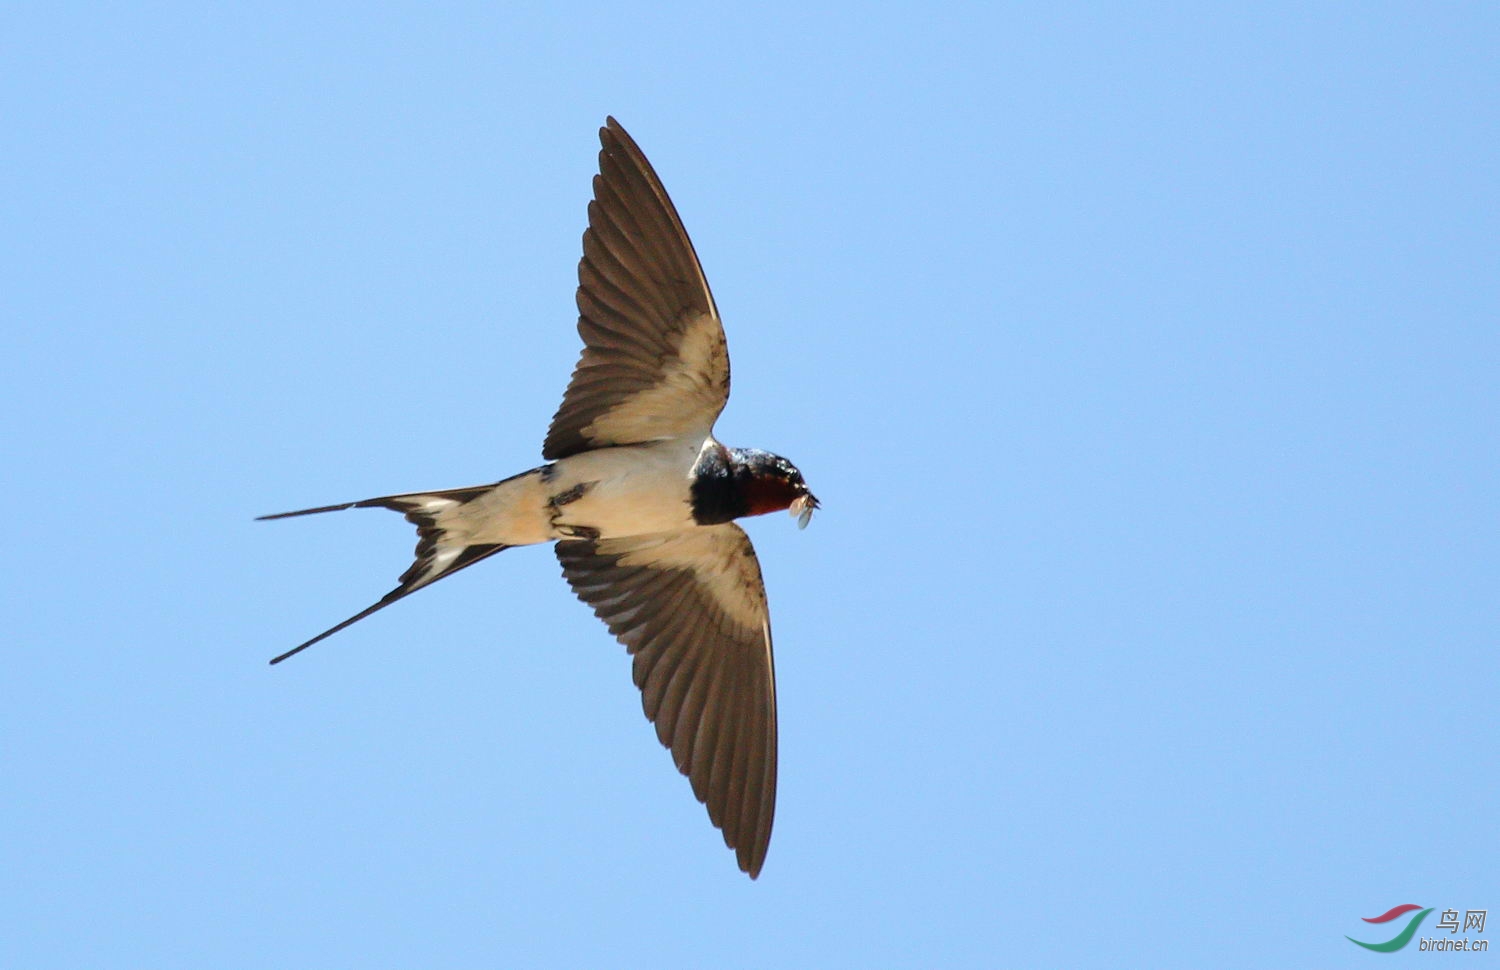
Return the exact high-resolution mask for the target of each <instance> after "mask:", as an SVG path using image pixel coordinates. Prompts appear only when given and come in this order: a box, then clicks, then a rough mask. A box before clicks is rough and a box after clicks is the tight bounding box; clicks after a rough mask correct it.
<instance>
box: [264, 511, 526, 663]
mask: <svg viewBox="0 0 1500 970" xmlns="http://www.w3.org/2000/svg"><path fill="white" fill-rule="evenodd" d="M494 487H495V486H493V485H481V486H478V487H475V488H455V489H449V490H447V491H442V492H413V493H410V494H406V495H386V496H382V497H380V498H369V499H364V500H363V501H359V502H345V503H344V504H342V505H324V506H321V507H319V508H315V509H299V510H298V511H295V512H280V513H277V514H275V515H263V516H260V520H270V519H289V518H293V517H295V516H299V515H315V514H317V513H319V512H338V511H342V510H344V509H362V508H381V509H391V510H392V511H395V512H400V513H402V514H403V515H404V516H406V520H407V521H408V522H410V523H412V524H413V525H415V526H416V527H417V549H416V559H415V561H414V562H413V563H412V564H411V566H410V567H409V568H408V569H407V570H406V572H404V573H402V574H401V578H400V579H399V580H398V582H399V583H400V585H398V586H397V587H396V588H395V589H393V590H391V591H390V592H389V593H386V594H385V595H384V596H382V597H381V598H380V599H379V600H377V601H376V602H374V603H372V604H370V605H369V606H368V607H366V608H365V609H363V610H361V611H360V612H358V613H356V614H354V615H353V616H351V617H349V618H348V619H347V620H344V621H343V622H342V623H339V624H337V625H335V626H332V627H329V628H328V629H327V630H324V631H323V632H322V633H320V634H318V635H317V636H315V637H313V638H312V639H311V640H307V641H305V642H303V643H300V644H298V645H297V646H295V647H293V648H292V649H290V650H288V651H287V652H286V653H283V654H281V655H280V656H279V657H276V658H274V659H273V660H272V661H271V663H273V664H278V663H281V661H283V660H285V659H286V658H288V657H290V656H292V655H294V654H297V653H301V652H302V651H303V650H306V649H307V648H308V647H310V646H312V645H313V644H315V643H317V642H318V641H320V640H324V639H326V638H328V637H331V636H333V635H334V634H335V633H337V632H339V631H340V630H342V629H344V628H345V627H347V626H351V625H353V624H355V623H358V622H359V621H360V620H363V619H364V618H365V617H367V616H369V615H370V614H371V613H374V612H376V611H378V610H382V609H384V608H385V607H387V606H390V605H391V604H392V603H394V602H396V601H397V600H399V599H402V598H404V597H406V596H409V595H410V594H412V593H415V592H416V591H417V590H419V589H421V588H422V587H424V586H430V585H432V584H433V583H435V582H437V581H438V580H440V579H442V578H444V577H445V576H451V575H453V574H454V573H456V572H458V571H459V570H460V569H464V568H467V567H469V566H472V565H474V564H475V563H476V562H479V561H480V560H482V559H488V558H489V557H490V556H493V555H494V554H495V553H497V552H500V551H501V550H504V549H509V548H510V546H509V545H507V544H505V543H502V542H481V543H469V542H466V541H464V539H463V538H462V537H461V536H457V535H454V534H452V533H451V532H450V530H449V529H448V528H447V527H446V526H444V525H443V523H442V519H443V513H444V512H447V511H449V510H452V509H454V508H456V507H458V506H460V505H463V504H464V503H465V502H469V501H472V500H473V499H475V498H478V497H479V496H480V495H483V494H485V493H486V492H488V491H489V490H490V489H492V488H494Z"/></svg>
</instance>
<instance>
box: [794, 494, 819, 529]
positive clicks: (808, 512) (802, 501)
mask: <svg viewBox="0 0 1500 970" xmlns="http://www.w3.org/2000/svg"><path fill="white" fill-rule="evenodd" d="M817 507H818V500H817V499H815V498H813V494H812V493H811V492H808V493H806V494H804V495H799V496H797V497H796V498H795V499H793V500H792V504H791V507H790V512H791V513H792V515H795V516H796V517H797V528H799V529H805V528H807V523H809V522H811V521H812V514H813V509H815V508H817Z"/></svg>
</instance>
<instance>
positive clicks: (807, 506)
mask: <svg viewBox="0 0 1500 970" xmlns="http://www.w3.org/2000/svg"><path fill="white" fill-rule="evenodd" d="M733 455H734V463H735V478H736V479H737V480H738V483H739V487H740V494H741V495H743V496H744V499H745V503H746V505H748V506H749V509H750V511H749V512H748V514H749V515H764V514H766V513H767V512H780V511H781V510H782V509H789V510H791V513H792V515H793V516H795V517H796V519H797V526H798V527H799V528H803V529H805V528H807V523H808V522H810V521H812V514H813V510H814V509H816V508H817V507H818V500H817V498H816V497H815V496H814V495H813V493H812V492H810V491H808V488H807V482H805V481H803V480H802V473H801V472H800V471H798V470H797V466H796V465H793V464H792V463H791V462H789V461H787V460H786V459H785V458H783V457H781V456H780V455H773V454H771V453H770V452H769V451H761V450H760V449H758V448H736V449H734V452H733Z"/></svg>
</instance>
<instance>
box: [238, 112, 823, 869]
mask: <svg viewBox="0 0 1500 970" xmlns="http://www.w3.org/2000/svg"><path fill="white" fill-rule="evenodd" d="M599 141H600V143H601V144H602V146H603V147H602V149H601V151H600V152H599V174H598V175H596V176H594V200H593V201H592V202H590V203H589V225H588V229H587V230H586V231H585V232H584V234H583V259H582V260H580V261H579V263H578V313H579V316H578V333H579V335H580V336H581V337H582V338H583V344H584V346H583V353H582V356H581V357H580V359H579V361H578V366H577V367H576V368H575V369H574V371H573V378H572V380H571V381H570V382H569V384H568V389H567V391H566V392H565V393H564V395H563V401H562V406H561V407H560V408H558V411H557V414H556V416H555V417H554V418H553V419H552V426H551V428H549V429H548V431H547V439H546V441H545V442H544V443H543V444H542V458H543V459H544V460H545V462H546V463H545V464H543V465H540V466H538V467H536V468H533V469H531V470H530V471H525V472H522V473H521V474H519V475H512V476H511V477H510V478H506V479H504V480H502V481H499V482H495V483H494V484H492V485H477V486H474V487H471V488H455V489H448V490H445V491H435V492H410V493H407V494H402V495H385V496H381V497H379V498H369V499H364V500H363V501H358V502H346V503H344V504H341V505H327V506H323V507H320V508H315V509H301V510H299V511H296V512H282V513H280V514H277V515H266V516H262V518H263V519H284V518H289V517H292V516H298V515H313V514H316V513H319V512H335V511H339V510H341V509H352V508H382V509H391V510H392V511H396V512H400V513H402V514H403V515H404V516H405V517H406V519H407V521H409V522H411V523H412V524H413V525H415V526H416V527H417V550H416V561H415V562H413V563H412V564H411V566H410V568H408V569H407V570H406V572H404V573H402V574H401V578H400V581H399V585H398V586H397V587H396V588H395V589H393V590H391V591H390V592H389V593H387V594H385V595H384V596H383V597H381V598H380V599H379V600H378V601H377V602H375V603H374V604H372V605H371V606H369V607H367V608H366V609H364V610H361V611H360V612H359V613H356V614H355V615H354V616H351V617H349V619H347V620H345V621H343V622H342V623H339V624H337V625H336V626H333V627H330V628H329V629H327V630H324V631H323V632H322V633H320V634H318V635H317V636H315V637H313V638H312V639H311V640H308V641H306V642H305V643H302V644H299V645H298V646H296V647H293V648H292V649H291V650H288V651H287V652H286V653H284V654H282V655H281V656H279V657H276V658H275V659H274V660H272V661H271V663H273V664H275V663H280V662H281V661H283V660H285V659H287V658H288V657H290V656H292V655H293V654H296V653H299V652H300V651H302V650H305V649H307V648H308V647H310V646H312V645H313V644H315V643H317V642H318V641H320V640H322V639H324V638H325V637H328V636H331V635H332V634H334V633H337V632H338V631H340V630H342V629H344V628H345V627H347V626H349V625H350V624H352V623H355V622H358V621H359V620H362V619H364V618H365V617H367V616H369V615H370V614H371V613H374V612H376V611H377V610H380V609H383V608H385V607H387V606H389V605H391V604H392V603H394V602H396V601H397V600H399V599H402V598H403V597H405V596H408V595H410V594H411V593H414V592H416V591H417V590H419V589H422V588H423V587H425V586H430V585H432V584H433V583H435V582H437V581H438V580H440V579H442V578H443V577H445V576H451V575H452V574H453V573H456V572H458V571H459V570H460V569H464V568H466V567H468V566H472V565H474V564H475V563H477V562H479V561H480V560H483V559H488V558H489V557H490V556H493V555H495V554H496V553H498V552H501V551H502V550H505V549H509V548H510V547H512V546H524V545H531V544H534V543H539V542H554V543H555V545H554V546H553V549H554V550H555V551H556V553H557V558H558V561H559V562H561V563H562V571H563V576H564V577H565V578H566V579H567V581H568V583H569V584H570V585H571V586H572V587H573V591H574V592H575V593H576V594H578V597H579V599H581V600H583V601H584V602H585V603H586V604H588V605H589V606H590V607H592V608H593V610H594V613H595V614H596V615H598V617H599V618H600V619H601V620H603V621H604V622H605V624H606V625H607V626H608V627H609V631H610V632H611V633H613V634H614V635H615V637H616V638H618V639H619V641H620V642H621V643H622V644H624V645H625V647H626V649H627V650H628V651H629V652H630V654H631V655H632V656H633V658H634V660H633V670H632V673H633V674H634V678H635V684H636V686H637V687H639V688H640V690H641V700H642V704H643V706H644V707H645V710H646V717H647V718H649V719H650V720H651V721H652V722H653V723H654V724H655V725H656V736H657V737H658V738H659V739H660V740H661V743H662V744H663V745H665V746H666V747H667V748H669V749H670V750H671V752H672V759H673V761H674V762H675V763H676V765H677V769H678V770H679V771H681V772H682V773H683V774H684V775H686V776H688V778H689V779H690V781H691V782H692V787H693V794H694V795H696V796H697V797H698V800H699V801H700V802H703V803H704V804H705V805H706V806H707V807H708V816H709V818H710V819H711V820H712V821H713V824H714V825H716V826H717V827H718V828H719V829H721V830H722V831H723V834H724V842H725V844H727V845H728V846H729V847H730V848H731V849H733V850H735V854H736V857H737V859H738V862H739V866H740V868H741V869H742V870H744V871H745V872H747V873H749V875H750V877H751V878H752V879H753V878H755V877H756V876H758V875H759V874H760V869H761V866H762V864H763V863H764V862H765V858H766V849H767V847H768V846H769V844H770V841H771V819H772V816H773V814H774V813H775V808H776V678H775V672H774V669H773V665H772V659H771V623H770V612H769V610H768V608H767V605H766V589H765V584H764V582H763V581H762V580H761V574H760V565H759V563H758V562H757V560H756V558H755V549H754V548H753V547H752V546H751V544H750V537H749V536H747V535H746V534H745V531H744V530H743V529H741V528H740V527H739V526H738V525H735V524H734V520H735V519H739V518H743V517H745V516H750V515H761V514H764V513H767V512H776V511H781V510H783V509H787V510H790V512H791V514H792V515H794V516H796V518H797V521H798V525H799V526H801V527H804V528H805V527H806V526H807V523H808V521H809V520H810V519H811V518H812V513H813V510H814V509H816V508H817V507H818V500H817V499H816V498H814V497H813V494H812V492H810V491H809V490H808V488H807V483H806V482H804V481H803V479H802V473H801V472H799V471H798V470H797V468H796V466H794V465H793V464H792V463H791V462H789V461H787V460H786V459H785V458H782V457H780V456H779V455H773V454H771V453H770V452H766V451H760V450H758V449H754V448H729V447H726V446H725V445H722V444H720V443H719V442H718V441H717V440H716V439H715V438H714V436H713V426H714V422H715V421H716V420H717V419H718V416H719V412H721V411H723V410H724V404H725V402H726V401H728V399H729V352H728V349H727V348H726V346H725V342H724V328H723V326H722V324H721V323H720V321H719V311H718V309H717V308H716V307H715V306H714V298H713V294H712V293H710V292H709V288H708V281H707V280H706V279H705V278H704V276H703V269H702V267H701V266H699V264H698V257H697V254H696V253H695V252H694V251H693V244H692V242H691V241H690V240H689V239H688V234H687V231H686V230H685V229H684V228H683V226H682V220H681V219H680V218H679V217H678V215H677V210H676V208H675V207H674V206H673V205H672V200H671V199H669V198H668V197H667V191H666V189H664V188H662V184H661V180H660V179H658V178H657V177H656V172H655V171H653V170H652V168H651V163H650V162H648V161H646V156H645V155H644V154H642V153H641V150H640V148H639V147H638V146H637V145H636V143H635V141H634V140H633V139H632V138H631V137H630V135H628V134H627V133H626V132H625V129H624V128H622V127H620V124H619V122H617V121H615V119H613V118H609V119H607V120H606V123H605V126H604V127H603V128H601V129H600V130H599Z"/></svg>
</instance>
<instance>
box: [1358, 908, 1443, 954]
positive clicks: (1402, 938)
mask: <svg viewBox="0 0 1500 970" xmlns="http://www.w3.org/2000/svg"><path fill="white" fill-rule="evenodd" d="M1417 908H1419V907H1418V906H1417V905H1416V904H1414V903H1407V904H1406V905H1404V906H1392V907H1391V908H1390V909H1388V910H1386V911H1385V912H1384V913H1381V914H1380V915H1379V916H1364V917H1361V918H1362V919H1363V920H1364V921H1365V922H1366V923H1389V922H1390V921H1391V920H1393V919H1395V918H1396V917H1398V916H1401V915H1403V914H1405V913H1410V912H1411V911H1412V910H1414V909H1417ZM1430 912H1432V907H1431V906H1429V907H1427V908H1426V909H1424V910H1422V911H1421V912H1420V913H1418V914H1417V915H1415V916H1413V917H1412V918H1411V922H1409V923H1407V924H1406V929H1404V930H1402V931H1401V932H1400V933H1397V934H1396V935H1395V936H1393V937H1392V938H1391V939H1389V940H1386V941H1385V942H1384V943H1366V942H1364V941H1363V940H1356V939H1355V938H1354V937H1352V936H1346V937H1344V939H1346V940H1348V941H1349V942H1350V943H1358V944H1359V945H1360V946H1362V947H1364V948H1365V949H1366V950H1374V951H1375V952H1376V953H1394V952H1396V951H1397V950H1399V949H1401V948H1402V947H1403V946H1405V945H1406V944H1408V943H1410V942H1411V938H1412V937H1413V936H1415V935H1416V932H1417V927H1418V926H1420V925H1422V920H1423V919H1425V918H1426V916H1427V914H1428V913H1430Z"/></svg>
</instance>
